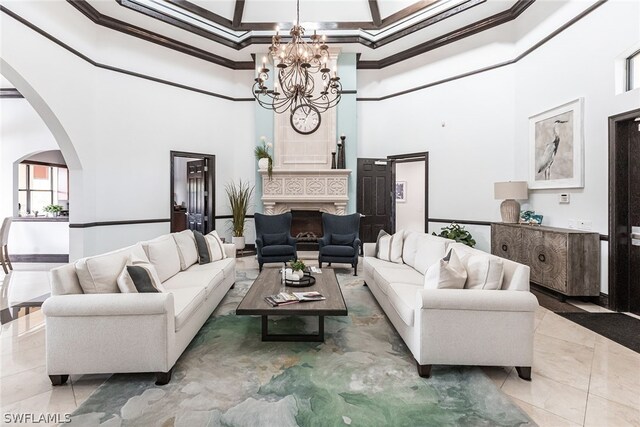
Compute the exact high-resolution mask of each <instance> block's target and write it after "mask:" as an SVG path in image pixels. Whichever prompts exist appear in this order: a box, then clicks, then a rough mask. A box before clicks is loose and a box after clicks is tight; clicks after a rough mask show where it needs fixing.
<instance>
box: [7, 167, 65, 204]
mask: <svg viewBox="0 0 640 427" xmlns="http://www.w3.org/2000/svg"><path fill="white" fill-rule="evenodd" d="M68 200H69V172H68V170H67V168H66V167H63V166H51V165H46V164H34V163H21V164H20V165H19V166H18V203H19V214H20V216H24V215H27V214H35V213H36V212H38V214H40V213H43V212H44V207H45V206H47V205H63V206H64V207H65V208H66V207H67V206H66V203H67V202H68Z"/></svg>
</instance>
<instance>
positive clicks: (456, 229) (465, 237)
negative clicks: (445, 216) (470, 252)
mask: <svg viewBox="0 0 640 427" xmlns="http://www.w3.org/2000/svg"><path fill="white" fill-rule="evenodd" d="M441 230H442V231H441V232H440V234H436V233H435V232H433V233H431V234H433V235H434V236H440V237H444V238H446V239H451V240H455V241H456V242H460V243H464V244H465V245H467V246H469V247H474V246H475V245H476V241H475V240H473V236H471V233H469V232H468V231H467V230H465V229H464V227H461V226H460V225H458V224H456V223H455V222H452V223H451V224H449V225H448V226H446V227H442V228H441Z"/></svg>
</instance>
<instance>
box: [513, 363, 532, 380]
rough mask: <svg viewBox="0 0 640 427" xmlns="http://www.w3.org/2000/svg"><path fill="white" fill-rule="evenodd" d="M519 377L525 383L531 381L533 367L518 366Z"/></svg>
mask: <svg viewBox="0 0 640 427" xmlns="http://www.w3.org/2000/svg"><path fill="white" fill-rule="evenodd" d="M516 371H517V372H518V376H519V377H520V378H522V379H523V380H525V381H531V366H516Z"/></svg>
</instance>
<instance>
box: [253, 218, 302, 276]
mask: <svg viewBox="0 0 640 427" xmlns="http://www.w3.org/2000/svg"><path fill="white" fill-rule="evenodd" d="M254 221H255V224H256V251H257V253H258V265H259V266H260V271H262V265H263V264H265V263H269V262H289V261H291V260H292V259H293V260H297V259H298V253H297V251H296V239H294V238H293V237H291V212H287V213H283V214H281V215H263V214H260V213H256V214H255V215H254Z"/></svg>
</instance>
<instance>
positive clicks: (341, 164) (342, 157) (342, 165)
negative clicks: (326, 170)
mask: <svg viewBox="0 0 640 427" xmlns="http://www.w3.org/2000/svg"><path fill="white" fill-rule="evenodd" d="M346 151H347V137H346V136H344V135H340V142H339V143H338V169H346V168H347V162H346Z"/></svg>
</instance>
